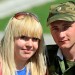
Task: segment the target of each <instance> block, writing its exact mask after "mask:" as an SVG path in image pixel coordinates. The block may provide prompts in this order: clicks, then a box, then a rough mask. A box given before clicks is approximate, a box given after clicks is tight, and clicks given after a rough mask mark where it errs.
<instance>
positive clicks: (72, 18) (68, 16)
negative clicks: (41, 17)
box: [48, 14, 75, 25]
mask: <svg viewBox="0 0 75 75" xmlns="http://www.w3.org/2000/svg"><path fill="white" fill-rule="evenodd" d="M56 20H65V21H75V14H57V15H54V16H53V17H51V18H49V20H48V25H49V24H50V23H52V22H54V21H56Z"/></svg>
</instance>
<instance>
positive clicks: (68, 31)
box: [50, 20, 75, 49]
mask: <svg viewBox="0 0 75 75" xmlns="http://www.w3.org/2000/svg"><path fill="white" fill-rule="evenodd" d="M50 30H51V34H52V36H53V38H54V40H55V42H56V43H57V44H58V46H59V47H60V48H61V49H70V48H71V47H74V46H75V22H68V21H62V20H58V21H55V22H52V23H51V24H50Z"/></svg>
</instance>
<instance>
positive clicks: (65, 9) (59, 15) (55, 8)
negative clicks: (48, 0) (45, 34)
mask: <svg viewBox="0 0 75 75" xmlns="http://www.w3.org/2000/svg"><path fill="white" fill-rule="evenodd" d="M56 20H65V21H75V2H73V1H68V2H66V3H61V4H58V5H52V6H51V7H50V12H49V16H48V18H47V23H48V25H49V24H50V23H51V22H54V21H56Z"/></svg>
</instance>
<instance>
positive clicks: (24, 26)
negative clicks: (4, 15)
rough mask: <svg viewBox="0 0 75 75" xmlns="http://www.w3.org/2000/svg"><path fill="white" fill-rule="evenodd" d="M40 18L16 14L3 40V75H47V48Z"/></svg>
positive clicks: (27, 14)
mask: <svg viewBox="0 0 75 75" xmlns="http://www.w3.org/2000/svg"><path fill="white" fill-rule="evenodd" d="M42 32H43V30H42V26H41V24H40V22H39V20H38V18H37V17H36V16H35V15H34V14H32V13H28V12H19V13H16V14H15V15H14V16H13V17H12V18H11V19H10V21H9V23H8V25H7V27H6V29H5V33H4V36H3V38H2V40H1V50H0V53H1V57H2V73H3V75H45V73H46V62H45V55H44V51H45V46H44V40H43V37H42V35H43V33H42Z"/></svg>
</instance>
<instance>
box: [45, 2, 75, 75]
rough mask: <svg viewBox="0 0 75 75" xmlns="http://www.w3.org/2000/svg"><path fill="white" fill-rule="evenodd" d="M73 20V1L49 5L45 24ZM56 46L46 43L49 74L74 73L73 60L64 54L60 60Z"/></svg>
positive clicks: (74, 9) (74, 5) (74, 8)
mask: <svg viewBox="0 0 75 75" xmlns="http://www.w3.org/2000/svg"><path fill="white" fill-rule="evenodd" d="M56 20H64V21H72V22H73V21H75V2H73V1H68V2H65V3H60V4H56V5H51V6H50V12H49V16H48V18H47V25H50V23H52V22H54V21H56ZM57 51H58V46H57V45H47V52H46V53H47V54H46V55H47V66H48V69H49V74H50V75H75V72H74V71H75V62H70V61H67V60H66V59H65V58H64V56H63V60H61V59H60V58H59V57H58V56H57Z"/></svg>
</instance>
